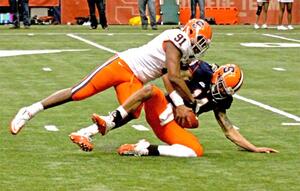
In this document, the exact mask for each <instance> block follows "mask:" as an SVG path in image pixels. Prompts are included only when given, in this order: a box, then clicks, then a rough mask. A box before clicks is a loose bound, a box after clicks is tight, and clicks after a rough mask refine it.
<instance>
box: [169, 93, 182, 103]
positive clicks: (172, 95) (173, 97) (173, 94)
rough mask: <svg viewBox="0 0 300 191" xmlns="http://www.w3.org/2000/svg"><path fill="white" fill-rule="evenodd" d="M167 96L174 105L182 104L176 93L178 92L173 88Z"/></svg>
mask: <svg viewBox="0 0 300 191" xmlns="http://www.w3.org/2000/svg"><path fill="white" fill-rule="evenodd" d="M169 96H170V98H171V100H172V101H173V103H174V105H175V106H176V107H177V106H180V105H184V102H183V99H182V98H181V97H180V95H178V93H177V92H176V91H175V90H174V91H172V92H171V93H170V95H169Z"/></svg>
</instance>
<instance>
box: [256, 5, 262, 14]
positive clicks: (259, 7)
mask: <svg viewBox="0 0 300 191" xmlns="http://www.w3.org/2000/svg"><path fill="white" fill-rule="evenodd" d="M261 10H262V6H258V7H257V11H256V15H257V16H259V15H260V13H261Z"/></svg>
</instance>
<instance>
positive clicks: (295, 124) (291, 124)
mask: <svg viewBox="0 0 300 191" xmlns="http://www.w3.org/2000/svg"><path fill="white" fill-rule="evenodd" d="M281 125H285V126H300V123H281Z"/></svg>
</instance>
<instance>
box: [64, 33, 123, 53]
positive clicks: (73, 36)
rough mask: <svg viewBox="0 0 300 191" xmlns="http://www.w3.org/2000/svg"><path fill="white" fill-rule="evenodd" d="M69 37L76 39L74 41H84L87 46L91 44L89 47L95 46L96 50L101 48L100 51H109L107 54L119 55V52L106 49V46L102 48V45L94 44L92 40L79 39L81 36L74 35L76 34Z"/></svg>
mask: <svg viewBox="0 0 300 191" xmlns="http://www.w3.org/2000/svg"><path fill="white" fill-rule="evenodd" d="M67 36H69V37H71V38H74V39H77V40H80V41H82V42H85V43H87V44H89V45H92V46H94V47H96V48H99V49H101V50H105V51H107V52H111V53H114V54H115V53H117V51H115V50H112V49H110V48H107V47H105V46H102V45H100V44H97V43H95V42H92V41H90V40H87V39H84V38H82V37H79V36H77V35H74V34H67Z"/></svg>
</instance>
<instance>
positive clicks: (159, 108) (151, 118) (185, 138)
mask: <svg viewBox="0 0 300 191" xmlns="http://www.w3.org/2000/svg"><path fill="white" fill-rule="evenodd" d="M152 92H153V94H152V97H151V98H150V99H149V100H147V101H146V102H145V103H144V108H145V113H146V119H147V122H148V123H149V125H150V126H151V128H152V129H153V131H154V133H155V135H156V136H157V137H158V138H159V139H160V140H161V141H163V142H165V143H167V144H169V145H173V144H180V145H184V146H186V147H189V148H191V149H192V150H194V151H195V153H196V154H197V156H198V157H200V156H202V155H203V147H202V145H201V144H200V142H199V141H198V139H197V137H196V136H195V135H193V134H192V133H190V132H189V131H188V130H186V129H184V128H182V127H181V126H179V125H178V124H177V123H176V122H175V120H173V121H171V122H169V123H168V124H166V125H164V126H161V125H160V119H159V115H160V114H161V113H162V112H163V111H164V110H165V109H166V108H167V104H168V101H167V99H166V98H165V95H164V93H163V92H162V91H161V90H160V89H159V88H157V87H156V86H153V89H152Z"/></svg>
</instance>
